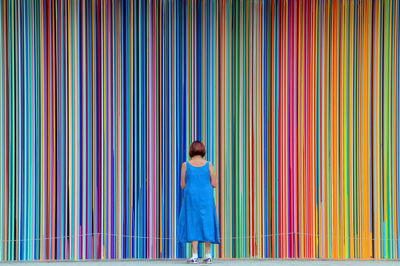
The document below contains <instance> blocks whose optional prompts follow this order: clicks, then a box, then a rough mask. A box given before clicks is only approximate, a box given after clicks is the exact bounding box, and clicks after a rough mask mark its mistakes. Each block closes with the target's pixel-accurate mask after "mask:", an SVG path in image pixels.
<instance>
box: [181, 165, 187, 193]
mask: <svg viewBox="0 0 400 266" xmlns="http://www.w3.org/2000/svg"><path fill="white" fill-rule="evenodd" d="M185 187H186V162H184V163H183V164H182V168H181V188H182V189H184V188H185Z"/></svg>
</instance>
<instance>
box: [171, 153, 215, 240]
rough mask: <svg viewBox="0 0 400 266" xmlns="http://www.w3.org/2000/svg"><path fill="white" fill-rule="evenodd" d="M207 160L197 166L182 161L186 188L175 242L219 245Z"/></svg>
mask: <svg viewBox="0 0 400 266" xmlns="http://www.w3.org/2000/svg"><path fill="white" fill-rule="evenodd" d="M209 167H210V166H209V162H208V161H207V163H206V164H205V165H204V166H201V167H197V166H193V165H191V164H190V163H189V162H188V161H186V187H185V189H184V196H183V204H182V208H181V212H180V215H179V219H178V229H177V236H178V242H180V243H187V242H192V241H199V242H200V243H201V242H211V243H214V244H219V243H220V242H221V240H220V234H219V226H218V219H217V208H216V206H215V201H214V193H213V192H214V188H213V187H212V186H211V179H210V169H209Z"/></svg>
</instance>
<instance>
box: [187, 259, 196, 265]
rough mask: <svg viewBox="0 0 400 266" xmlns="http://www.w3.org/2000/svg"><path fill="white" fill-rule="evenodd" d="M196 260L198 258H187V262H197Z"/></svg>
mask: <svg viewBox="0 0 400 266" xmlns="http://www.w3.org/2000/svg"><path fill="white" fill-rule="evenodd" d="M197 260H198V258H191V259H189V260H187V263H189V264H197Z"/></svg>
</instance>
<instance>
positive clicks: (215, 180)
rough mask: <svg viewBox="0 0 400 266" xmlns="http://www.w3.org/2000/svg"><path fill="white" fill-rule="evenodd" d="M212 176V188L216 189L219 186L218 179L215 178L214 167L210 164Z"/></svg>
mask: <svg viewBox="0 0 400 266" xmlns="http://www.w3.org/2000/svg"><path fill="white" fill-rule="evenodd" d="M210 175H211V186H212V187H214V188H216V187H217V185H218V182H217V178H216V177H215V171H214V166H213V164H212V163H211V162H210Z"/></svg>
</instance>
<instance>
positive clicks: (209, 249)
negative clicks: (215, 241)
mask: <svg viewBox="0 0 400 266" xmlns="http://www.w3.org/2000/svg"><path fill="white" fill-rule="evenodd" d="M206 254H211V243H210V242H206Z"/></svg>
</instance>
